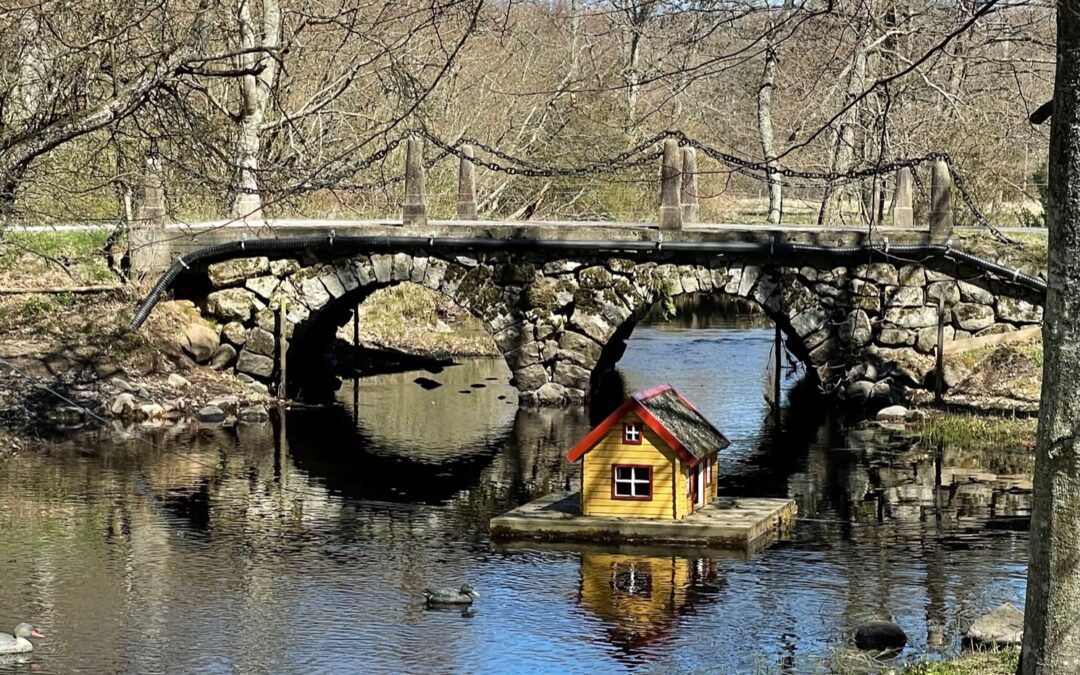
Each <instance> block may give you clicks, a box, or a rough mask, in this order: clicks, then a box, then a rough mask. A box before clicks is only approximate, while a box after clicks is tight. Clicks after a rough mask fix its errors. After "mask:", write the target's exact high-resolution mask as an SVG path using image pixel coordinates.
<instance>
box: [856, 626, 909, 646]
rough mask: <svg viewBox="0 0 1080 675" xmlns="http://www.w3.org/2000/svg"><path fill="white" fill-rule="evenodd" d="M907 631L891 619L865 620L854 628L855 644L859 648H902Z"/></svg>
mask: <svg viewBox="0 0 1080 675" xmlns="http://www.w3.org/2000/svg"><path fill="white" fill-rule="evenodd" d="M906 644H907V633H905V632H904V629H903V628H901V627H900V626H897V625H896V624H895V623H892V622H891V621H867V622H866V623H864V624H862V625H860V626H859V627H858V628H857V629H856V630H855V646H856V647H858V648H859V649H881V650H887V649H903V648H904V645H906Z"/></svg>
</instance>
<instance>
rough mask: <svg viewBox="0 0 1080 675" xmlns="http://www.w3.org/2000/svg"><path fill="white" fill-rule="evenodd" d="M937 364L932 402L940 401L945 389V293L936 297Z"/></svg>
mask: <svg viewBox="0 0 1080 675" xmlns="http://www.w3.org/2000/svg"><path fill="white" fill-rule="evenodd" d="M937 312H938V316H937V364H936V366H935V369H936V371H937V377H936V379H935V382H934V403H941V395H942V392H943V391H944V389H945V295H944V294H942V295H941V297H939V298H938V303H937Z"/></svg>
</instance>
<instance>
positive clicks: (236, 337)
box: [221, 309, 273, 347]
mask: <svg viewBox="0 0 1080 675" xmlns="http://www.w3.org/2000/svg"><path fill="white" fill-rule="evenodd" d="M262 311H266V312H271V310H269V309H266V310H262ZM272 314H273V312H271V315H272ZM221 337H223V338H225V339H226V340H227V341H229V342H231V343H232V344H234V345H236V346H237V347H243V346H244V342H245V341H246V340H247V328H244V324H242V323H240V322H239V321H230V322H229V323H227V324H225V326H224V327H223V328H222V329H221Z"/></svg>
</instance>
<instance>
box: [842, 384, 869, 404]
mask: <svg viewBox="0 0 1080 675" xmlns="http://www.w3.org/2000/svg"><path fill="white" fill-rule="evenodd" d="M873 390H874V383H873V382H870V381H869V380H856V381H855V382H852V383H851V384H849V385H848V386H847V387H845V388H844V398H845V399H846V400H848V401H866V400H867V399H869V398H870V393H871V392H872V391H873Z"/></svg>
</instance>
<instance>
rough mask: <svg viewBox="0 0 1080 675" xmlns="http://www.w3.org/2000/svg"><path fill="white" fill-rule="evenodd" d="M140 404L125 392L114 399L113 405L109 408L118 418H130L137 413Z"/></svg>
mask: <svg viewBox="0 0 1080 675" xmlns="http://www.w3.org/2000/svg"><path fill="white" fill-rule="evenodd" d="M137 407H138V404H137V403H136V402H135V397H134V396H132V395H131V394H129V393H127V392H124V393H123V394H120V395H119V396H117V397H116V398H114V399H113V402H112V405H110V406H109V412H111V413H112V414H113V415H114V416H116V417H125V416H130V415H131V414H132V413H133V412H135V410H136V408H137Z"/></svg>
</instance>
